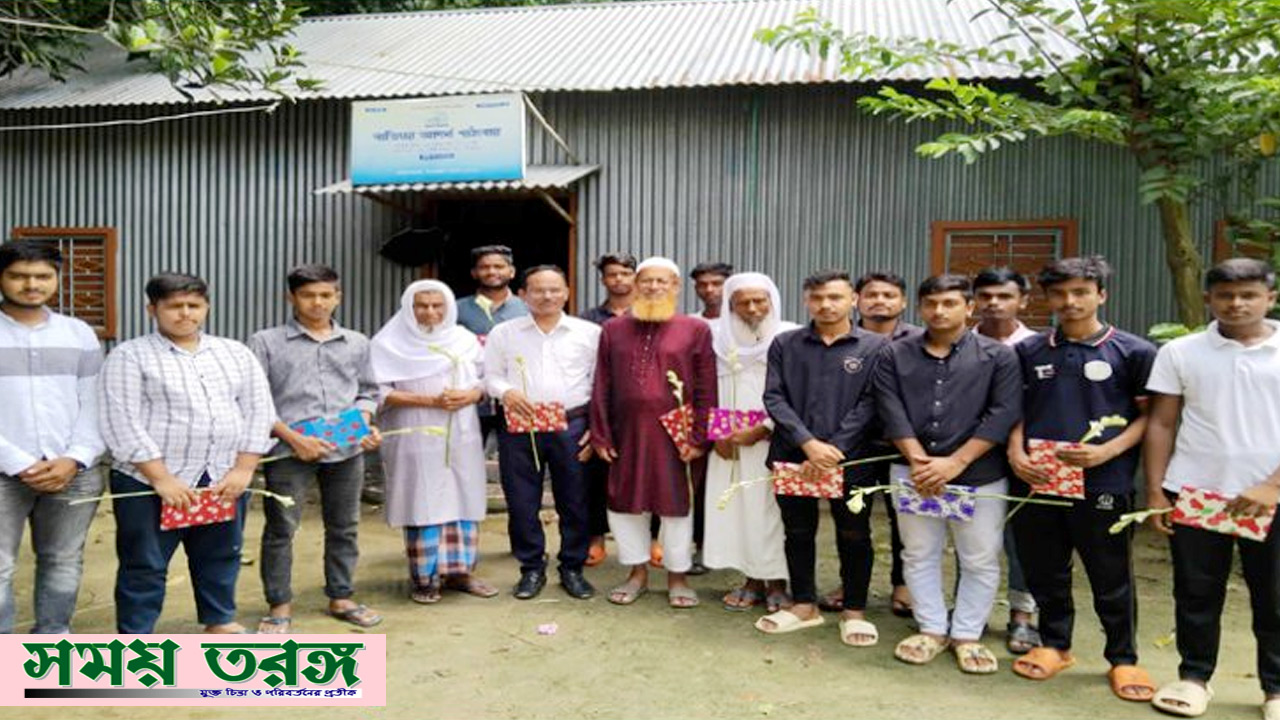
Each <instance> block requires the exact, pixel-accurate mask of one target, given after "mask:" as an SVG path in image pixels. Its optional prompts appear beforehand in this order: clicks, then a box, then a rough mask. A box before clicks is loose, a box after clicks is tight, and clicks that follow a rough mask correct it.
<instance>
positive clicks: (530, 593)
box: [511, 570, 547, 600]
mask: <svg viewBox="0 0 1280 720" xmlns="http://www.w3.org/2000/svg"><path fill="white" fill-rule="evenodd" d="M546 586H547V573H546V571H545V570H521V571H520V582H518V583H516V588H515V590H513V591H512V593H511V594H512V595H515V596H516V599H517V600H531V599H533V598H536V597H538V593H540V592H542V588H544V587H546Z"/></svg>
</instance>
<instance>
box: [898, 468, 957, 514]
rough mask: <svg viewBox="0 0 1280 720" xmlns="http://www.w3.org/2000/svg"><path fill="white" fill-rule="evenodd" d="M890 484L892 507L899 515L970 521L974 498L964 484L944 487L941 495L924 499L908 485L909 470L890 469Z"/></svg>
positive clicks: (909, 481)
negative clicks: (891, 488) (891, 487)
mask: <svg viewBox="0 0 1280 720" xmlns="http://www.w3.org/2000/svg"><path fill="white" fill-rule="evenodd" d="M889 482H890V484H891V485H893V504H894V507H896V508H897V510H898V512H901V513H906V514H908V515H923V516H925V517H936V518H942V519H943V520H956V521H959V522H969V521H970V520H972V519H973V511H974V505H975V499H976V498H975V497H974V494H973V488H972V487H969V486H967V485H947V486H946V487H945V488H944V489H943V492H942V494H940V495H935V496H933V497H924V496H922V495H921V494H920V493H918V492H916V490H915V487H914V486H913V485H912V484H911V468H909V467H907V466H906V465H896V464H895V465H890V466H889Z"/></svg>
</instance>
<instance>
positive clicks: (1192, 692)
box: [1151, 680, 1213, 717]
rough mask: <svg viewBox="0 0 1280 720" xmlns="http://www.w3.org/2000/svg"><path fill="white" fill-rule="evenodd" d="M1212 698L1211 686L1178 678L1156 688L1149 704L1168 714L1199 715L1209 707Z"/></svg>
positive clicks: (1181, 715)
mask: <svg viewBox="0 0 1280 720" xmlns="http://www.w3.org/2000/svg"><path fill="white" fill-rule="evenodd" d="M1212 699H1213V688H1210V687H1209V686H1207V685H1200V684H1199V683H1193V682H1191V681H1190V680H1179V681H1177V682H1172V683H1169V684H1168V685H1165V686H1164V687H1162V688H1160V689H1159V690H1157V691H1156V694H1155V696H1154V697H1152V698H1151V704H1152V705H1154V706H1155V708H1156V709H1157V710H1159V711H1160V712H1165V713H1169V714H1170V715H1178V716H1180V717H1200V716H1201V715H1203V714H1204V713H1205V711H1206V710H1208V709H1209V701H1210V700H1212Z"/></svg>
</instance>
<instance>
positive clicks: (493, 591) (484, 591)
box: [444, 575, 499, 598]
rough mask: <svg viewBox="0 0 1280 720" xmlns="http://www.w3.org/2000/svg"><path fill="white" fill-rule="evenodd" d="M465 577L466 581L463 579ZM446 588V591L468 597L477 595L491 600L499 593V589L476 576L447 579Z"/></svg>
mask: <svg viewBox="0 0 1280 720" xmlns="http://www.w3.org/2000/svg"><path fill="white" fill-rule="evenodd" d="M464 577H465V579H463V578H464ZM444 587H445V589H446V590H457V591H458V592H464V593H466V594H468V595H475V596H476V597H478V598H491V597H494V596H496V595H497V594H498V592H499V590H498V588H496V587H494V586H492V585H490V584H489V583H487V582H485V581H483V580H481V579H480V578H478V577H476V576H474V575H466V576H453V577H449V578H445V581H444Z"/></svg>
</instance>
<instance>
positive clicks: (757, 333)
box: [729, 315, 777, 345]
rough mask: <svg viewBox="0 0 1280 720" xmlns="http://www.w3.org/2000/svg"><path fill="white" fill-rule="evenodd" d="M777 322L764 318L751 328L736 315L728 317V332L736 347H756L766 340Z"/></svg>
mask: <svg viewBox="0 0 1280 720" xmlns="http://www.w3.org/2000/svg"><path fill="white" fill-rule="evenodd" d="M776 326H777V322H776V321H774V319H773V318H765V319H764V320H762V321H760V323H759V324H758V325H756V326H755V327H751V325H749V324H748V323H746V322H745V321H743V319H742V318H740V317H738V316H737V315H731V316H729V330H730V333H731V334H732V336H733V342H734V344H736V345H758V344H760V343H761V342H763V341H764V340H765V339H767V338H768V337H769V336H770V335H771V334H772V331H773V329H774V328H775V327H776Z"/></svg>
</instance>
